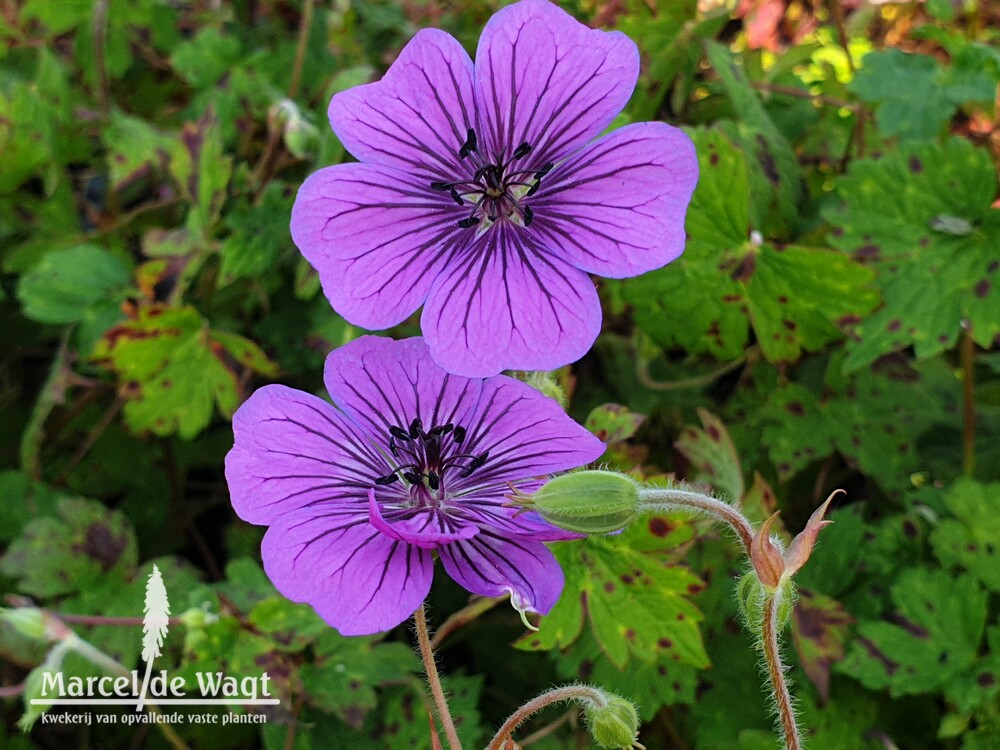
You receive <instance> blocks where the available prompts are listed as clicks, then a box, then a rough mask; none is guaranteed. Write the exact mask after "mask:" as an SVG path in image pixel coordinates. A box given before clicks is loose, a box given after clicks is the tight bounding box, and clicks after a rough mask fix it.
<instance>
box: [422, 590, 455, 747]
mask: <svg viewBox="0 0 1000 750" xmlns="http://www.w3.org/2000/svg"><path fill="white" fill-rule="evenodd" d="M413 624H414V625H416V628H417V643H418V644H419V646H420V658H421V659H423V662H424V674H425V675H426V677H427V684H428V685H429V686H430V689H431V695H433V696H434V705H435V706H437V713H438V719H439V720H440V722H441V727H442V728H443V729H444V734H445V737H447V738H448V747H449V748H451V750H462V743H461V742H459V739H458V732H456V731H455V722H454V721H452V719H451V712H450V711H449V710H448V699H447V698H446V697H445V694H444V688H443V687H442V686H441V678H440V677H438V671H437V664H435V663H434V649H433V648H432V647H431V638H430V634H429V633H428V632H427V616H426V614H425V613H424V605H423V604H421V605H420V606H419V607H417V611H416V612H414V613H413Z"/></svg>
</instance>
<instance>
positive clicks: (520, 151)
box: [514, 141, 531, 159]
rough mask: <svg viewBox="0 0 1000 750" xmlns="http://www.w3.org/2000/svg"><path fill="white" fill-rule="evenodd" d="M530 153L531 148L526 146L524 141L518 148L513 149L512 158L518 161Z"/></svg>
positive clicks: (526, 143)
mask: <svg viewBox="0 0 1000 750" xmlns="http://www.w3.org/2000/svg"><path fill="white" fill-rule="evenodd" d="M530 153H531V146H529V145H528V142H527V141H524V142H523V143H522V144H521V145H520V146H518V147H517V148H515V149H514V158H515V159H520V158H521V157H522V156H527V155H528V154H530Z"/></svg>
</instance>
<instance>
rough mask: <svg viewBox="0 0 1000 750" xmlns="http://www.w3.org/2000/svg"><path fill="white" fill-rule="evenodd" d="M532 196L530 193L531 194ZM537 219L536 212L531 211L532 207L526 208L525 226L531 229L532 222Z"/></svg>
mask: <svg viewBox="0 0 1000 750" xmlns="http://www.w3.org/2000/svg"><path fill="white" fill-rule="evenodd" d="M529 195H530V193H529ZM534 218H535V212H534V211H532V210H531V206H525V207H524V226H526V227H530V226H531V220H532V219H534Z"/></svg>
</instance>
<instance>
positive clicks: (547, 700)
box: [486, 685, 606, 750]
mask: <svg viewBox="0 0 1000 750" xmlns="http://www.w3.org/2000/svg"><path fill="white" fill-rule="evenodd" d="M571 700H576V701H580V702H582V703H597V704H600V705H603V704H605V703H606V700H605V697H604V693H603V692H601V691H600V690H598V689H597V688H593V687H590V686H589V685H565V686H563V687H558V688H553V689H552V690H548V691H546V692H544V693H542V694H541V695H539V696H538V697H537V698H532V699H531V700H530V701H528V702H527V703H525V704H524V705H523V706H521V707H520V708H518V709H517V710H516V711H515V712H514V713H512V714H511V715H510V717H509V718H508V719H507V721H505V722H504V723H503V726H501V727H500V729H498V730H497V733H496V734H495V735H493V739H492V740H490V744H489V745H487V746H486V750H502V748H503V746H504V742H505V741H506V740H507V739H508V738H509V737H510V735H511V733H512V732H513V731H514V730H515V729H517V728H518V727H519V726H520V725H521V724H522V723H523V722H524V721H525V719H527V718H528V717H529V716H531V715H532V714H533V713H537V712H538V711H541V710H542V709H543V708H545V707H547V706H551V705H552V704H553V703H561V702H562V701H571Z"/></svg>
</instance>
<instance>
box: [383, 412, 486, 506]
mask: <svg viewBox="0 0 1000 750" xmlns="http://www.w3.org/2000/svg"><path fill="white" fill-rule="evenodd" d="M464 440H465V428H464V427H462V426H460V425H454V424H452V423H451V422H449V423H448V424H444V425H440V426H436V427H432V428H431V429H429V430H426V431H425V430H424V427H423V424H422V423H421V421H420V420H419V419H414V420H413V421H412V422H410V425H409V428H407V429H403V428H402V427H390V428H389V452H390V453H391V454H392V456H393V458H395V459H397V460H398V461H399V462H400V463H399V464H398V465H397V466H396V468H394V469H393V470H392V471H391V472H389V473H388V474H386V475H385V476H384V477H378V478H377V479H376V480H375V484H378V485H387V484H392V483H393V482H397V481H399V480H400V479H403V480H404V481H405V482H407V483H409V484H410V485H415V486H418V487H420V488H423V487H427V488H429V489H431V490H435V491H437V490H439V489H441V488H442V486H443V484H444V482H445V475H446V474H455V473H456V472H457V476H458V477H460V478H465V477H468V476H471V475H472V473H473V472H474V471H476V469H479V468H480V467H481V466H483V465H484V464H485V463H486V462H487V461H488V460H489V457H490V453H489V451H483V452H482V453H480V454H478V455H474V454H471V453H462V452H461V447H460V446H461V444H462V442H463V441H464Z"/></svg>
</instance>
